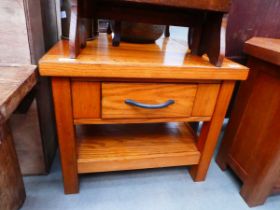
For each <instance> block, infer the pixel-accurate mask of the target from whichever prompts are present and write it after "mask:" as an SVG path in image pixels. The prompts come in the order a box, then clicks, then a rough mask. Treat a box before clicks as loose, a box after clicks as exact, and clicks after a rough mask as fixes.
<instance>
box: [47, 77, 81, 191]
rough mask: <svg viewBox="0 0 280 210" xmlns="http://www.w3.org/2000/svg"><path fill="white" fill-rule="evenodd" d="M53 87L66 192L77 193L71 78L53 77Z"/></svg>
mask: <svg viewBox="0 0 280 210" xmlns="http://www.w3.org/2000/svg"><path fill="white" fill-rule="evenodd" d="M52 89H53V99H54V108H55V117H56V127H57V134H58V142H59V150H60V160H61V166H62V173H63V182H64V193H65V194H72V193H77V192H79V182H78V174H77V154H76V139H75V128H74V124H73V110H72V99H71V84H70V79H68V78H52Z"/></svg>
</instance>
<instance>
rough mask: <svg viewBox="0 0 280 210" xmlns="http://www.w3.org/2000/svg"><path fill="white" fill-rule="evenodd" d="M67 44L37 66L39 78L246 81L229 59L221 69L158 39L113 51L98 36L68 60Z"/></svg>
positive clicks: (183, 45) (106, 40)
mask: <svg viewBox="0 0 280 210" xmlns="http://www.w3.org/2000/svg"><path fill="white" fill-rule="evenodd" d="M68 56H69V45H68V41H60V42H58V43H57V44H56V45H55V46H54V47H53V48H52V49H51V50H50V51H49V52H48V53H47V54H46V55H45V56H44V57H43V58H42V59H41V60H40V62H39V67H40V74H41V75H42V76H60V77H94V78H111V79H112V78H122V79H125V78H127V79H133V78H134V79H174V80H180V79H194V80H195V79H198V80H209V79H212V80H245V79H246V78H247V75H248V68H247V67H245V66H242V65H240V64H237V63H235V62H233V61H230V60H228V59H224V62H223V65H222V67H216V66H214V65H212V64H211V63H209V60H208V58H207V57H206V56H204V57H199V56H194V55H191V54H190V53H189V50H188V46H187V45H186V43H185V42H182V41H180V40H179V41H178V40H175V39H172V38H161V39H159V40H157V41H156V43H155V44H132V43H125V42H121V44H120V46H119V47H113V46H112V44H111V36H107V35H106V34H100V35H99V37H98V38H97V39H95V40H93V41H90V42H87V47H86V48H84V49H83V50H81V53H80V54H79V56H78V58H77V59H70V58H68Z"/></svg>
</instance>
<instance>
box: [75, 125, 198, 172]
mask: <svg viewBox="0 0 280 210" xmlns="http://www.w3.org/2000/svg"><path fill="white" fill-rule="evenodd" d="M195 138H196V137H195V136H194V133H193V132H192V130H191V128H190V127H189V126H188V125H185V124H184V123H160V124H132V125H127V124H126V125H88V126H79V127H78V128H77V139H78V148H77V150H78V172H79V173H88V172H101V171H116V170H132V169H143V168H154V167H168V166H178V165H192V164H197V163H198V161H199V157H200V153H199V152H198V150H197V148H196V145H195Z"/></svg>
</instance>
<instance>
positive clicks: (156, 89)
mask: <svg viewBox="0 0 280 210" xmlns="http://www.w3.org/2000/svg"><path fill="white" fill-rule="evenodd" d="M196 90H197V84H159V83H154V84H153V83H146V84H145V83H102V118H104V119H106V118H109V119H114V118H124V119H126V118H145V119H147V118H167V117H189V116H190V115H191V113H192V108H193V103H194V99H195V95H196ZM126 99H131V100H133V101H135V102H138V103H143V104H162V103H165V102H166V101H168V100H174V104H171V105H170V106H168V107H165V108H161V109H144V108H140V107H136V106H132V105H129V104H126V103H125V100H126Z"/></svg>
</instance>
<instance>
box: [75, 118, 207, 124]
mask: <svg viewBox="0 0 280 210" xmlns="http://www.w3.org/2000/svg"><path fill="white" fill-rule="evenodd" d="M210 119H211V117H187V118H184V117H181V118H176V117H169V118H151V119H148V118H147V119H143V118H140V119H136V118H133V119H124V118H122V119H74V124H76V125H82V124H126V123H159V122H200V121H210Z"/></svg>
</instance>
